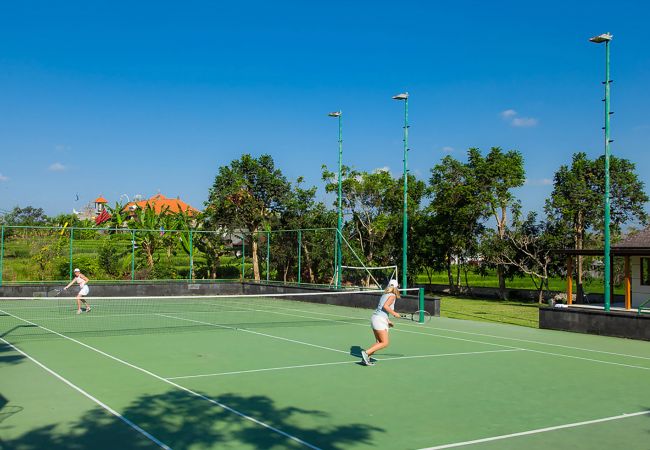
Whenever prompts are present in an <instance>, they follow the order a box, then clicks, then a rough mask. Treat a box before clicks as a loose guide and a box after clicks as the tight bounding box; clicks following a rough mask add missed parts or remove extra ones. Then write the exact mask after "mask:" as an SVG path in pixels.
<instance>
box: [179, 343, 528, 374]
mask: <svg viewBox="0 0 650 450" xmlns="http://www.w3.org/2000/svg"><path fill="white" fill-rule="evenodd" d="M519 351H523V350H518V349H512V350H486V351H484V352H462V353H437V354H433V355H415V356H396V357H393V358H382V359H379V358H377V361H393V360H399V359H418V358H438V357H443V356H463V355H482V354H484V353H504V352H519ZM342 364H358V361H336V362H328V363H318V364H301V365H298V366H282V367H268V368H264V369H251V370H238V371H235V372H218V373H206V374H201V375H184V376H179V377H167V379H168V380H180V379H185V378H204V377H219V376H224V375H241V374H244V373H256V372H269V371H273V370H288V369H302V368H309V367H320V366H337V365H342Z"/></svg>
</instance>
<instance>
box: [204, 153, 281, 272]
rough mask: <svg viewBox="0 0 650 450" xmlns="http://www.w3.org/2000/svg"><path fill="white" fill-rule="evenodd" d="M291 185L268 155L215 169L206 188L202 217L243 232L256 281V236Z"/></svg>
mask: <svg viewBox="0 0 650 450" xmlns="http://www.w3.org/2000/svg"><path fill="white" fill-rule="evenodd" d="M290 189H291V186H290V184H289V182H288V181H287V180H286V178H285V176H284V175H283V174H282V172H281V171H280V170H279V169H276V167H275V163H274V162H273V158H272V157H271V156H270V155H262V156H260V157H259V158H254V157H252V156H251V155H248V154H245V155H242V157H241V158H240V159H238V160H234V161H232V162H231V163H230V165H229V166H222V167H220V168H219V172H218V173H217V175H216V177H215V179H214V183H213V185H212V187H211V188H210V193H209V197H208V201H207V202H206V204H205V205H206V210H205V214H206V215H207V216H209V217H210V218H211V220H212V221H213V223H214V224H215V225H216V226H223V227H225V228H226V229H228V230H230V231H235V230H239V231H241V230H242V229H245V230H247V231H248V232H249V233H250V234H251V236H253V239H252V240H251V241H252V255H253V274H254V277H255V279H256V280H259V279H260V269H259V257H258V243H257V239H256V238H255V237H256V235H257V233H258V232H259V231H261V230H262V229H264V228H265V227H268V226H270V225H271V222H272V221H274V220H276V219H277V217H278V216H279V214H281V213H282V211H283V210H284V209H285V205H286V201H287V197H288V194H289V192H290Z"/></svg>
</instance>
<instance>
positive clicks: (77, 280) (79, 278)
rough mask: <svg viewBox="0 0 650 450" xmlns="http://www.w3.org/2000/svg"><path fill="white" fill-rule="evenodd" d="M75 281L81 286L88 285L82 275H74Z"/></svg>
mask: <svg viewBox="0 0 650 450" xmlns="http://www.w3.org/2000/svg"><path fill="white" fill-rule="evenodd" d="M74 282H75V283H77V284H78V285H79V287H84V286H85V285H86V280H84V279H83V278H81V277H74Z"/></svg>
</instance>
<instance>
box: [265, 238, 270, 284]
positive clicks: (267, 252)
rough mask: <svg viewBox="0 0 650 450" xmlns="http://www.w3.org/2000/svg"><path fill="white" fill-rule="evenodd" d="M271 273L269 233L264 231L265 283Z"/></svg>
mask: <svg viewBox="0 0 650 450" xmlns="http://www.w3.org/2000/svg"><path fill="white" fill-rule="evenodd" d="M270 273H271V232H270V231H268V230H267V231H266V282H267V283H268V282H269V275H270Z"/></svg>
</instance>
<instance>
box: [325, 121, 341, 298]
mask: <svg viewBox="0 0 650 450" xmlns="http://www.w3.org/2000/svg"><path fill="white" fill-rule="evenodd" d="M328 116H330V117H337V118H338V119H339V175H338V181H339V196H338V206H339V207H338V220H337V222H336V287H337V289H338V288H340V287H341V265H342V263H343V245H342V244H343V242H342V239H341V237H342V234H341V233H342V232H343V203H342V200H341V199H342V195H343V185H342V183H343V178H342V177H341V171H342V169H343V111H335V112H331V113H329V114H328Z"/></svg>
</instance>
